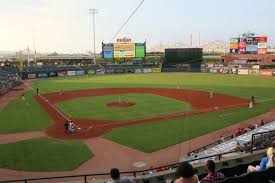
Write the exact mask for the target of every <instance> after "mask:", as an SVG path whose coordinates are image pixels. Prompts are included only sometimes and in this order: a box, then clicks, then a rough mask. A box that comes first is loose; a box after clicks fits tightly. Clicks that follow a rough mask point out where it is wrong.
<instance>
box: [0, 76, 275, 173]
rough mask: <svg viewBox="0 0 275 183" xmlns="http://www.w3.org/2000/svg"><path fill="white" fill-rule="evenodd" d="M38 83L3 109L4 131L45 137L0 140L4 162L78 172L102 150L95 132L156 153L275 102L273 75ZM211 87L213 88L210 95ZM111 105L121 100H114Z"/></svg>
mask: <svg viewBox="0 0 275 183" xmlns="http://www.w3.org/2000/svg"><path fill="white" fill-rule="evenodd" d="M32 87H33V88H34V89H36V88H38V89H39V93H40V94H41V95H40V96H38V95H37V94H36V92H35V91H32V90H30V91H27V92H26V93H25V100H22V97H21V95H18V96H17V98H16V99H15V100H13V101H12V102H11V103H10V104H9V105H8V106H7V107H5V108H4V109H3V110H2V111H0V121H1V122H0V135H9V134H16V133H23V132H24V133H25V132H37V131H43V132H45V134H46V135H45V136H43V137H39V138H34V139H29V140H23V141H18V142H14V143H8V144H3V143H2V144H1V143H0V157H1V158H0V168H5V169H13V170H24V171H65V170H74V169H76V168H78V167H79V166H81V165H83V164H84V163H85V162H87V161H88V160H90V159H92V158H94V157H95V156H96V155H95V156H94V154H93V152H92V151H93V149H89V148H88V147H87V146H86V144H85V143H84V142H83V139H89V138H97V137H103V138H104V139H108V140H109V141H112V142H115V143H118V144H121V145H124V146H127V147H130V148H133V149H135V150H138V151H142V152H145V153H152V152H156V151H159V150H162V149H164V148H167V147H170V146H173V145H175V144H178V143H181V142H184V141H186V140H189V139H193V138H195V137H199V136H202V135H204V134H207V133H210V132H213V131H216V130H219V129H223V128H225V127H228V126H231V125H234V124H237V123H240V122H242V121H244V120H247V119H250V118H252V117H255V116H258V115H260V114H263V113H266V112H268V111H270V110H271V109H272V108H274V107H275V95H274V93H275V92H274V91H275V78H274V77H259V76H241V75H215V74H202V73H192V74H189V73H188V74H187V73H186V74H183V73H154V74H125V75H95V76H81V77H66V78H49V79H40V80H33V81H32ZM60 90H63V92H62V93H61V94H60V93H59V91H60ZM211 91H213V93H214V94H213V97H211V98H210V97H209V92H211ZM251 96H254V97H255V99H256V103H257V104H256V106H255V107H253V108H252V109H250V108H248V103H249V99H250V98H251ZM112 103H115V104H117V105H114V106H112V105H109V104H112ZM120 103H126V104H128V103H131V105H129V106H119V104H120ZM64 116H65V118H66V117H67V118H70V119H73V121H74V122H75V123H76V124H77V125H78V126H79V127H80V129H81V130H80V131H79V132H77V133H76V134H65V133H64V128H63V125H64V121H65V120H66V119H65V118H64ZM106 148H108V147H106ZM95 166H96V165H95Z"/></svg>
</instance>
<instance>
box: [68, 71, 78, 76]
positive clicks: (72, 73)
mask: <svg viewBox="0 0 275 183" xmlns="http://www.w3.org/2000/svg"><path fill="white" fill-rule="evenodd" d="M67 74H68V76H75V75H76V72H75V71H67Z"/></svg>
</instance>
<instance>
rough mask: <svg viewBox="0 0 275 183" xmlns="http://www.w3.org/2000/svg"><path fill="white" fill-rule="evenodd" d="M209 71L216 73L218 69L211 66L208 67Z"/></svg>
mask: <svg viewBox="0 0 275 183" xmlns="http://www.w3.org/2000/svg"><path fill="white" fill-rule="evenodd" d="M209 72H210V73H218V69H216V68H211V69H209Z"/></svg>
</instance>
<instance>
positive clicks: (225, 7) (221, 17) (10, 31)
mask: <svg viewBox="0 0 275 183" xmlns="http://www.w3.org/2000/svg"><path fill="white" fill-rule="evenodd" d="M140 2H141V0H0V51H18V50H22V49H26V48H27V47H28V46H29V47H30V49H33V47H34V40H35V45H36V49H37V51H38V52H54V51H56V52H59V53H84V52H87V51H89V50H92V49H93V32H92V30H93V29H92V16H91V15H89V13H88V9H89V8H96V9H98V14H97V15H96V17H95V23H96V51H97V52H100V51H101V42H102V41H104V42H109V41H110V40H111V38H112V37H113V35H114V34H115V33H116V31H117V30H118V29H119V28H120V26H121V25H122V24H123V22H124V21H125V20H126V19H127V17H128V16H129V15H130V14H131V12H132V11H133V10H134V9H135V8H136V7H137V5H138V4H139V3H140ZM274 7H275V1H274V0H261V1H259V0H241V1H240V0H230V1H229V0H145V1H144V3H143V5H142V6H141V7H140V9H139V10H138V12H137V13H136V14H135V15H134V17H133V18H132V19H131V20H130V22H129V23H128V24H127V25H126V27H125V28H124V29H123V30H122V31H121V32H120V34H119V35H118V38H120V37H130V38H131V39H132V40H133V41H134V42H144V41H145V40H146V41H147V45H148V47H154V46H156V45H159V44H160V43H175V42H183V43H188V42H189V39H190V34H191V33H192V34H193V38H194V42H196V40H197V37H198V36H197V35H198V34H199V33H200V35H201V42H202V43H207V42H209V41H212V40H223V41H226V42H228V41H229V38H230V37H235V36H237V35H239V34H241V33H243V32H247V31H251V32H255V33H258V34H260V35H266V36H268V38H269V40H268V42H269V45H271V46H274V45H275V24H274V20H273V19H274V17H275V11H274Z"/></svg>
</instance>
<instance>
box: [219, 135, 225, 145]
mask: <svg viewBox="0 0 275 183" xmlns="http://www.w3.org/2000/svg"><path fill="white" fill-rule="evenodd" d="M219 141H220V142H219V143H220V144H221V143H223V142H224V137H223V136H221V137H220V140H219Z"/></svg>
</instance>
